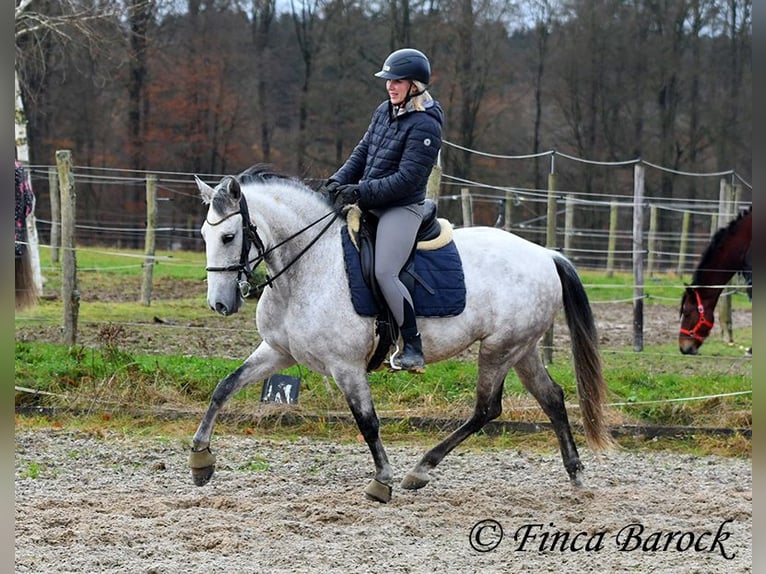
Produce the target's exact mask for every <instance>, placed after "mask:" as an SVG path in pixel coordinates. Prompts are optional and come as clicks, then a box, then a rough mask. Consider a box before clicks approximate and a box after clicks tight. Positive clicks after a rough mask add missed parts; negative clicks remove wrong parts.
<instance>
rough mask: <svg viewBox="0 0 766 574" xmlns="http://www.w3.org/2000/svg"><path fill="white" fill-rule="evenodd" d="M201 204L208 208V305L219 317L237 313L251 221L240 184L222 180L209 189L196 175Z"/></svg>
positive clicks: (204, 228) (204, 230)
mask: <svg viewBox="0 0 766 574" xmlns="http://www.w3.org/2000/svg"><path fill="white" fill-rule="evenodd" d="M194 180H195V181H196V183H197V188H198V189H199V191H200V195H201V197H202V201H203V202H204V203H205V204H207V205H208V211H207V215H206V217H205V222H204V223H203V224H202V230H201V232H202V237H203V239H204V240H205V256H206V260H207V267H206V270H207V303H208V305H209V306H210V308H211V309H213V310H214V311H215V312H217V313H220V314H221V315H231V314H233V313H236V312H237V311H239V309H240V307H241V306H242V303H243V302H244V297H243V288H244V287H245V284H247V279H248V277H249V274H250V261H251V258H250V251H251V249H254V245H253V243H252V242H251V240H250V235H249V232H250V227H251V222H250V219H249V215H248V212H247V205H246V203H245V201H244V198H243V196H242V190H241V188H240V185H239V181H238V180H237V179H236V178H234V177H225V178H223V179H222V180H221V182H220V183H219V184H218V185H217V186H216V187H215V188H213V187H210V186H209V185H208V184H206V183H205V182H204V181H202V180H201V179H200V178H199V177H197V176H196V175H195V176H194Z"/></svg>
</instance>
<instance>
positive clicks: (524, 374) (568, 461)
mask: <svg viewBox="0 0 766 574" xmlns="http://www.w3.org/2000/svg"><path fill="white" fill-rule="evenodd" d="M514 369H515V370H516V373H518V375H519V378H520V379H521V382H522V383H523V384H524V386H525V387H526V388H527V390H528V391H529V392H530V393H532V396H534V397H535V399H537V402H538V403H540V406H541V407H542V409H543V411H544V412H545V414H546V415H548V418H549V419H550V420H551V423H552V424H553V430H554V432H555V433H556V438H557V439H558V442H559V449H560V450H561V457H562V458H563V460H564V468H566V471H567V473H568V474H569V479H570V480H571V481H572V483H573V484H575V485H576V486H580V485H581V484H582V472H583V466H582V464H581V463H580V456H579V454H578V453H577V447H576V446H575V442H574V438H573V437H572V429H571V427H570V426H569V417H568V416H567V411H566V408H565V406H564V391H563V390H562V389H561V387H560V386H559V385H558V384H556V383H555V382H554V380H553V379H552V378H551V376H550V375H549V374H548V371H547V369H546V368H545V366H544V365H543V362H542V360H541V359H540V356H539V354H538V352H537V348H535V349H534V351H533V352H532V353H529V354H527V355H526V356H525V357H524V358H523V359H522V360H521V361H519V362H518V363H517V364H516V365H515V366H514Z"/></svg>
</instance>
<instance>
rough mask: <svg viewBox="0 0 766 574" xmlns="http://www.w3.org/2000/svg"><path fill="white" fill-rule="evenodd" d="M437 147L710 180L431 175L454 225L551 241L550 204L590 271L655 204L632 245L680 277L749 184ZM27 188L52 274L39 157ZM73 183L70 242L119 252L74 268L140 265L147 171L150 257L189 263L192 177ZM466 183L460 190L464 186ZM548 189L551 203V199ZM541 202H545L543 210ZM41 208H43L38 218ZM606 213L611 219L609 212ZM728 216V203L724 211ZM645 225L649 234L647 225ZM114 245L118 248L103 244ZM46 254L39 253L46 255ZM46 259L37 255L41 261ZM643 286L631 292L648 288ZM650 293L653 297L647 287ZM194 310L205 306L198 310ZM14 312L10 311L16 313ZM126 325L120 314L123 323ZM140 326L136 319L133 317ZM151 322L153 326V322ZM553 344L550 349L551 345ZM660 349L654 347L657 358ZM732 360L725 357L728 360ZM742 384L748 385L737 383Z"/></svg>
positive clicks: (563, 240)
mask: <svg viewBox="0 0 766 574" xmlns="http://www.w3.org/2000/svg"><path fill="white" fill-rule="evenodd" d="M445 145H446V146H453V147H455V148H457V149H461V150H464V151H470V152H472V153H476V154H478V155H485V156H492V157H494V158H496V159H512V160H528V159H530V158H533V157H538V156H540V155H542V156H548V157H550V159H551V172H552V174H553V173H555V161H554V160H555V159H556V158H557V157H561V158H564V159H566V160H570V161H580V162H583V163H588V164H589V165H594V166H600V167H604V168H606V169H608V168H613V167H620V168H624V167H625V166H635V165H638V164H645V165H646V166H649V167H650V168H651V169H657V170H660V171H663V172H672V173H673V174H674V175H677V176H679V177H694V178H705V179H709V180H712V182H713V183H712V184H711V188H712V190H711V189H709V190H708V191H707V192H706V193H705V194H701V196H700V197H694V198H673V197H670V198H668V197H661V196H656V195H651V194H648V195H646V196H644V197H643V198H642V201H641V203H640V204H638V205H637V204H636V201H635V196H634V190H633V189H630V188H627V187H626V188H625V189H621V190H617V191H616V192H612V193H608V194H604V193H593V192H583V191H578V190H564V189H557V188H555V187H550V186H549V188H547V189H533V188H522V187H514V186H501V185H494V184H489V183H486V182H478V181H472V180H468V179H465V178H459V177H455V176H452V175H450V174H444V173H442V174H441V185H440V192H439V196H438V203H439V210H440V212H445V213H446V214H448V215H449V217H448V218H449V219H450V220H451V221H452V222H453V224H454V225H456V227H460V226H462V225H464V224H466V223H467V224H470V225H475V224H479V225H491V226H496V227H503V228H505V229H507V230H509V231H511V232H513V233H516V234H518V235H520V236H522V237H524V238H526V239H528V240H530V241H533V242H535V243H538V244H547V243H550V241H551V236H550V221H551V213H553V219H554V222H555V223H554V226H553V228H554V235H553V243H554V245H557V246H563V247H559V248H561V249H563V250H564V251H565V252H566V255H567V256H568V257H569V258H570V259H572V260H573V261H574V262H575V264H576V265H578V266H579V267H582V268H588V269H591V270H602V271H605V272H606V271H607V267H608V262H611V264H612V265H613V266H614V268H616V269H617V270H629V269H630V268H631V265H633V263H634V261H635V257H636V252H637V249H636V246H635V244H634V242H635V236H634V232H633V221H634V218H635V216H636V209H642V210H645V211H646V212H647V213H649V212H651V211H652V210H655V211H656V212H659V213H661V214H662V217H661V225H658V226H657V227H656V228H654V229H650V225H651V219H652V218H650V217H645V218H644V220H645V221H646V224H647V225H646V226H645V227H646V231H647V238H648V239H649V240H648V241H647V242H646V243H645V244H643V245H641V246H640V249H639V250H638V251H640V253H641V254H642V255H643V256H644V257H647V258H652V260H653V268H652V270H651V272H652V273H658V274H673V275H674V276H682V275H684V274H687V273H691V271H693V269H694V267H695V265H696V262H697V259H698V254H699V253H700V252H701V251H702V249H703V248H704V246H705V245H706V244H707V243H708V242H709V240H710V237H711V235H712V233H713V232H714V231H715V230H716V229H717V228H718V227H720V226H722V225H723V224H724V223H725V222H724V221H722V220H721V218H720V217H721V213H722V212H721V196H720V195H719V194H718V190H719V189H721V182H722V181H726V183H728V184H735V185H737V186H738V187H737V189H738V190H739V191H738V192H737V197H736V198H735V202H736V209H740V208H742V207H746V206H748V205H752V186H751V185H750V184H749V183H748V182H746V181H744V180H743V179H742V178H741V177H739V175H738V174H736V173H735V172H733V171H725V172H715V173H704V174H702V173H697V174H695V173H689V172H678V171H673V170H668V169H667V168H663V167H661V166H656V165H653V164H650V163H648V162H642V161H641V160H630V161H626V162H595V161H592V160H583V159H580V158H575V157H573V156H569V155H566V154H562V153H560V152H545V153H543V154H538V155H537V156H536V155H526V156H500V155H494V154H486V153H485V152H478V151H474V150H466V148H462V147H460V146H457V145H455V144H451V143H450V142H445ZM27 169H28V172H29V174H30V177H31V180H32V184H33V189H34V190H35V193H36V195H37V196H38V209H37V213H38V214H39V215H38V217H37V219H36V222H37V225H38V226H39V234H40V238H41V242H40V246H39V247H40V252H41V254H42V256H41V257H42V258H43V264H42V271H43V273H46V274H51V273H57V272H58V271H59V269H60V267H59V265H58V263H57V261H54V260H53V254H54V253H55V252H57V251H58V250H59V249H62V248H61V247H60V246H58V245H54V244H52V243H51V242H50V240H51V237H52V236H53V235H54V233H53V231H54V227H55V226H56V225H58V224H59V223H58V222H56V221H54V219H53V218H52V217H51V215H50V214H51V212H52V209H48V210H46V209H45V206H46V202H45V198H46V192H47V194H48V195H50V194H51V193H57V189H56V168H55V167H54V166H49V165H33V166H28V168H27ZM75 172H76V181H77V189H78V211H77V222H76V224H75V240H76V244H77V250H83V251H84V250H90V251H93V252H98V253H104V254H110V255H120V256H121V257H125V258H126V262H125V264H123V265H119V266H110V267H106V266H105V267H98V268H90V269H88V268H80V269H81V270H82V271H93V272H105V273H108V272H112V271H118V270H127V269H131V268H137V269H138V268H142V267H143V266H144V265H145V262H146V260H147V255H146V254H143V253H133V254H131V253H125V252H124V251H122V249H124V248H126V247H127V248H135V249H141V248H142V247H143V242H144V238H145V233H146V212H145V195H144V189H145V186H146V179H147V177H148V176H150V175H151V176H152V177H154V178H156V184H157V190H158V193H157V202H158V221H157V226H156V228H155V233H156V245H157V249H158V250H161V251H169V252H172V253H174V255H173V256H172V257H171V256H167V255H153V256H151V257H153V258H154V259H155V260H157V261H161V262H162V264H163V265H173V266H190V267H191V266H194V267H195V268H196V267H197V266H198V265H199V264H198V261H197V260H194V261H191V260H189V261H185V260H184V257H183V252H185V251H192V252H202V251H204V242H203V241H202V238H201V237H200V235H199V228H200V226H201V223H202V221H203V219H204V215H205V210H206V208H205V206H204V205H203V204H202V202H201V201H200V199H199V196H198V191H197V188H196V185H195V183H194V175H195V174H191V173H183V172H156V171H152V172H142V171H135V170H126V169H119V168H104V167H88V166H77V167H76V168H75ZM196 175H199V176H200V177H201V178H203V179H207V180H209V181H215V180H217V179H219V178H220V177H221V176H222V174H196ZM466 189H467V190H468V194H466V193H465V192H464V190H466ZM466 198H467V201H468V202H469V206H468V211H467V212H468V213H470V216H471V220H470V221H468V222H467V221H464V216H465V214H466V208H465V202H466ZM552 198H553V202H551V199H552ZM551 205H552V206H553V211H552V212H551V211H550V207H551ZM46 211H47V215H48V216H47V217H46ZM615 212H616V225H614V218H615V216H614V213H615ZM732 215H733V212H732ZM684 217H686V218H688V219H689V222H690V223H689V225H688V232H687V233H686V234H685V236H683V237H682V236H681V234H680V232H679V230H680V229H681V225H682V220H683V218H684ZM649 232H651V233H649ZM110 249H119V250H120V251H110ZM47 253H48V254H50V256H51V258H50V259H47V257H46V254H47ZM46 259H47V261H46ZM651 285H652V284H651V280H650V281H648V282H646V285H631V287H632V288H635V287H640V288H641V289H643V288H644V287H647V291H648V290H649V288H650V287H651ZM588 287H598V288H600V289H609V288H610V286H609V285H604V284H598V285H594V286H589V285H586V288H588ZM684 287H685V286H684V285H683V282H682V281H681V280H680V279H679V281H678V288H679V293H678V297H672V298H670V299H674V300H675V301H674V302H677V301H678V300H680V295H681V290H682V289H683V288H684ZM725 287H726V288H727V290H728V291H727V292H728V293H733V292H736V291H738V290H739V289H740V288H742V287H744V284H743V283H741V282H738V281H736V280H735V281H734V282H733V283H732V284H729V285H727V286H725ZM613 288H614V289H615V291H617V290H618V289H619V290H622V291H623V292H624V289H625V285H624V284H619V285H617V284H615V285H614V286H613ZM649 296H650V294H648V293H645V294H643V295H641V297H649ZM654 297H655V298H658V297H657V296H656V295H655V296H654ZM635 300H636V298H635V297H630V298H625V297H614V298H610V299H608V300H600V301H595V302H593V305H594V307H595V308H596V309H598V306H599V305H602V304H613V303H626V302H635ZM201 312H208V310H207V309H201ZM38 320H40V319H37V318H35V316H34V315H33V314H30V315H28V316H27V317H26V318H24V319H22V322H26V323H34V322H35V321H38ZM17 321H18V319H17ZM123 324H124V325H126V326H130V323H129V322H128V323H125V322H123ZM136 326H139V324H136ZM141 326H145V325H143V324H141ZM158 328H160V327H158ZM161 328H162V329H183V330H187V331H189V330H191V331H197V332H208V331H214V332H219V333H222V334H224V335H225V334H226V333H227V332H230V330H229V329H225V328H223V329H221V328H215V329H212V328H210V327H204V326H190V325H170V324H165V325H162V326H161ZM561 350H563V349H557V351H561ZM605 352H606V353H613V354H619V353H622V352H627V351H621V350H619V349H606V350H605ZM664 359H665V356H664V355H662V354H659V355H658V356H657V360H658V361H663V360H664ZM694 360H700V361H706V360H711V361H720V360H721V358H720V357H712V356H710V357H708V356H704V355H700V356H699V357H695V359H694ZM737 360H738V359H732V363H733V362H734V361H737ZM746 392H750V391H746ZM668 400H669V401H681V400H694V398H693V397H692V398H669V399H668Z"/></svg>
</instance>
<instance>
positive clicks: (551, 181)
mask: <svg viewBox="0 0 766 574" xmlns="http://www.w3.org/2000/svg"><path fill="white" fill-rule="evenodd" d="M545 246H546V247H548V248H549V249H553V248H554V247H556V174H555V173H554V171H553V169H551V172H550V173H549V174H548V219H547V225H546V230H545ZM552 362H553V325H551V326H550V328H549V329H548V330H547V331H546V332H545V335H543V363H545V364H546V365H549V364H551V363H552Z"/></svg>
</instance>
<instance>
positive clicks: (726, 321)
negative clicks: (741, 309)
mask: <svg viewBox="0 0 766 574" xmlns="http://www.w3.org/2000/svg"><path fill="white" fill-rule="evenodd" d="M733 204H734V189H733V188H732V186H731V185H729V184H728V183H727V182H726V181H725V180H723V179H722V180H721V187H720V196H719V201H718V224H719V227H723V226H725V225H727V224H728V222H729V221H731V220H732V219H733V217H734V210H733V209H732V207H733ZM723 291H724V293H723V294H722V295H721V297H720V299H719V300H718V324H719V325H720V326H721V336H722V337H723V340H724V343H728V344H729V345H731V344H732V343H733V342H734V332H733V330H732V321H731V293H726V289H725V288H724V290H723Z"/></svg>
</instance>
